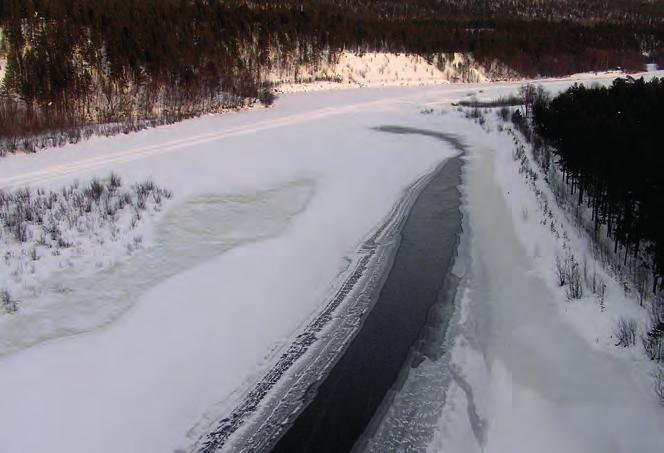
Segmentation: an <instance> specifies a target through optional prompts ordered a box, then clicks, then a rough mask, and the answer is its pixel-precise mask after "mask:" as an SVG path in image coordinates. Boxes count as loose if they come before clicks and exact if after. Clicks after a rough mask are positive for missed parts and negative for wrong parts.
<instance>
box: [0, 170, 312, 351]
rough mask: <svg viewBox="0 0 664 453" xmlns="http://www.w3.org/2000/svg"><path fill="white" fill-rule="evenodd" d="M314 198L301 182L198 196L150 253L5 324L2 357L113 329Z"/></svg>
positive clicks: (65, 281)
mask: <svg viewBox="0 0 664 453" xmlns="http://www.w3.org/2000/svg"><path fill="white" fill-rule="evenodd" d="M313 192H314V182H313V181H312V180H309V179H301V180H297V181H293V182H290V183H287V184H283V185H280V186H277V187H274V188H272V189H269V190H261V191H255V192H249V193H243V194H232V195H223V194H221V195H202V196H197V197H194V198H191V199H189V200H186V201H185V202H183V203H181V204H179V205H177V206H174V207H173V208H172V209H170V210H169V211H168V212H167V213H166V214H165V215H164V217H163V219H162V221H161V222H160V223H159V225H158V226H157V229H156V239H155V241H154V244H153V245H151V246H149V247H147V248H145V249H143V250H140V251H138V252H136V253H135V254H134V255H133V256H131V257H129V258H127V259H125V260H122V261H120V262H117V263H115V264H114V265H112V266H111V267H109V268H106V269H104V270H101V271H99V272H96V273H93V274H92V275H86V276H82V277H81V276H79V277H70V276H67V275H66V274H65V273H64V272H61V273H59V274H58V275H55V276H54V277H52V278H51V279H50V280H48V281H47V282H45V283H44V285H43V287H42V292H41V294H40V300H39V301H36V302H38V303H35V304H33V307H32V308H30V309H29V310H28V309H26V310H25V311H24V312H22V313H20V314H19V315H17V316H13V317H11V318H9V317H7V318H6V319H5V320H3V326H2V329H1V330H0V355H2V354H6V353H9V352H12V351H16V350H20V349H23V348H25V347H29V346H33V345H35V344H38V343H41V342H43V341H45V340H49V339H53V338H57V337H61V336H66V335H73V334H78V333H83V332H87V331H91V330H93V329H96V328H99V327H102V326H104V325H107V324H110V323H111V322H113V321H114V320H115V319H117V318H118V317H119V316H120V315H121V314H122V313H124V312H125V311H126V310H128V309H129V308H131V306H132V305H133V304H134V303H135V302H136V301H137V300H138V299H139V297H140V295H141V294H143V293H144V292H145V291H147V290H148V289H150V288H152V287H154V286H155V285H157V284H158V283H160V282H162V281H164V280H166V279H168V278H169V277H172V276H174V275H176V274H178V273H180V272H183V271H186V270H187V269H191V268H192V267H194V266H196V265H198V264H200V263H202V262H203V261H205V260H207V259H210V258H213V257H216V256H219V255H221V254H222V253H224V252H226V251H228V250H230V249H232V248H234V247H238V246H241V245H244V244H247V243H251V242H256V241H259V240H262V239H267V238H270V237H273V236H276V235H278V234H280V233H281V232H283V231H284V230H285V229H286V228H287V227H288V225H289V224H290V222H291V220H292V218H293V217H294V216H296V215H297V214H298V213H300V212H302V211H303V210H304V209H305V208H306V206H307V204H308V202H309V200H310V199H311V197H312V195H313ZM42 301H43V302H44V303H43V304H42V303H41V302H42ZM38 305H42V308H41V309H40V308H36V307H35V306H38Z"/></svg>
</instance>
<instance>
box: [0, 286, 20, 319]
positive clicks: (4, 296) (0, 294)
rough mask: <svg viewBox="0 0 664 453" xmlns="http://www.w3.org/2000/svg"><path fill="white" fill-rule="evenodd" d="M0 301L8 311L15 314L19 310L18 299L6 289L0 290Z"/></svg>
mask: <svg viewBox="0 0 664 453" xmlns="http://www.w3.org/2000/svg"><path fill="white" fill-rule="evenodd" d="M0 303H1V304H2V308H4V310H5V312H7V313H10V314H13V313H16V312H17V311H18V301H17V300H16V299H14V298H13V297H12V295H11V294H10V293H9V291H8V290H6V289H3V290H2V291H0Z"/></svg>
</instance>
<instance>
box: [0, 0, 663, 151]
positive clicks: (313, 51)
mask: <svg viewBox="0 0 664 453" xmlns="http://www.w3.org/2000/svg"><path fill="white" fill-rule="evenodd" d="M572 3H573V2H572ZM602 4H603V5H604V7H603V8H601V9H599V10H597V9H596V8H595V7H596V6H597V0H590V1H588V2H586V3H584V4H583V5H585V7H581V6H579V5H578V4H570V2H569V1H567V0H552V1H550V2H544V3H541V2H538V4H537V5H536V6H533V5H532V4H530V6H527V5H525V4H523V1H521V0H499V1H498V2H484V1H473V0H456V1H455V0H446V1H442V2H439V1H433V0H414V1H396V0H381V1H378V0H375V1H364V2H358V1H350V0H346V1H331V0H309V1H293V0H262V1H260V2H254V1H249V0H0V26H2V28H3V35H4V44H3V47H4V49H0V52H4V53H5V54H6V58H7V68H6V69H7V75H6V77H5V80H4V84H3V87H2V90H1V93H0V139H3V140H5V142H4V143H5V145H6V146H7V147H8V148H9V149H12V148H20V147H21V141H22V138H23V137H25V136H29V135H33V134H36V133H41V132H44V131H48V130H58V129H63V128H74V130H76V128H77V127H78V126H81V125H85V124H108V123H123V124H138V125H139V127H140V124H139V123H140V122H141V121H146V120H149V121H153V122H155V121H156V122H160V121H166V122H169V121H175V120H177V119H180V118H183V117H188V116H192V115H196V114H200V113H202V112H209V111H218V110H220V109H223V108H228V107H233V106H238V105H241V104H242V103H243V102H245V101H246V100H248V99H256V98H263V99H265V100H266V102H269V100H270V97H269V95H268V94H266V90H267V88H269V87H267V86H266V74H267V73H268V72H270V71H271V70H273V69H279V70H284V69H285V70H288V69H291V68H292V69H293V70H294V68H296V67H297V66H299V65H310V66H313V67H315V66H317V65H320V64H323V63H324V62H326V61H327V62H333V61H335V59H336V58H337V56H338V55H339V53H340V52H342V51H344V50H345V51H354V52H364V51H386V52H406V53H413V54H419V55H422V56H424V57H426V58H429V59H431V61H434V56H435V55H436V54H438V55H440V54H445V53H451V52H468V53H471V54H472V55H473V56H474V58H475V59H476V60H477V61H478V62H479V63H481V64H486V65H490V64H493V63H496V62H498V63H500V64H502V65H504V66H506V67H508V68H510V69H512V70H513V71H515V72H516V73H518V74H521V75H523V76H536V75H542V76H559V75H566V74H570V73H574V72H580V71H591V70H601V69H607V68H613V67H616V66H621V67H623V68H626V69H628V70H640V69H642V68H643V64H644V63H645V60H644V56H643V51H644V50H647V51H648V52H649V53H650V55H651V57H650V58H656V56H657V55H659V54H658V52H660V50H659V49H660V48H661V47H662V44H661V43H662V42H663V41H664V39H663V38H664V26H663V25H662V24H663V23H662V18H663V17H664V11H662V10H663V9H664V8H662V7H661V6H659V5H657V4H654V5H655V6H653V4H652V3H649V2H644V3H643V4H641V3H639V5H640V6H639V7H638V8H637V7H633V8H627V7H625V3H624V2H623V1H621V0H613V1H610V2H602ZM575 5H576V6H575ZM556 8H557V9H556ZM510 11H513V12H517V13H518V12H519V11H521V13H520V14H517V13H514V14H511V15H510V14H509V12H510ZM556 11H558V12H557V13H556ZM597 11H601V13H598V12H597ZM70 138H73V139H74V140H75V139H76V133H74V135H73V136H72V137H70ZM46 145H48V143H47V144H46Z"/></svg>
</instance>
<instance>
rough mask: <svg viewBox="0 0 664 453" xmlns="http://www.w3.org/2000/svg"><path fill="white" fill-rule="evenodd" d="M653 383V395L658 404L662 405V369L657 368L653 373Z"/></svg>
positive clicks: (663, 380) (663, 399) (663, 388)
mask: <svg viewBox="0 0 664 453" xmlns="http://www.w3.org/2000/svg"><path fill="white" fill-rule="evenodd" d="M653 377H654V383H653V387H654V390H655V396H656V397H657V401H658V402H659V404H661V405H662V406H664V369H662V368H659V369H657V371H655V373H654V376H653Z"/></svg>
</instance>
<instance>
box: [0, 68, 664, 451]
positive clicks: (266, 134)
mask: <svg viewBox="0 0 664 453" xmlns="http://www.w3.org/2000/svg"><path fill="white" fill-rule="evenodd" d="M574 80H575V79H566V80H550V81H544V82H543V83H544V84H545V85H546V86H547V87H548V88H550V89H554V90H558V89H563V88H564V87H566V86H568V85H569V84H570V83H572V82H573V81H574ZM588 80H591V78H590V77H588ZM598 80H601V81H602V82H603V83H607V82H609V81H610V80H611V75H607V76H606V78H604V79H601V78H600V79H598ZM518 87H519V84H518V83H497V84H464V85H453V86H452V85H445V86H429V87H417V88H378V89H363V90H346V91H329V92H318V93H306V94H305V93H293V94H289V95H283V96H282V98H281V99H280V100H278V102H277V104H276V105H275V107H273V108H270V109H252V110H247V111H242V112H237V113H233V114H226V115H222V116H217V115H211V116H206V117H202V118H199V119H195V120H188V121H184V122H182V123H179V124H175V125H170V126H164V127H158V128H155V129H152V130H148V131H144V132H140V133H136V134H130V135H127V136H118V137H112V138H95V139H92V140H90V141H88V142H85V143H81V144H78V145H70V146H66V147H64V148H61V149H57V150H52V151H46V152H40V153H37V154H35V155H18V156H11V157H8V158H6V159H4V160H3V161H2V165H1V166H0V188H3V189H11V188H16V187H21V186H23V185H26V184H29V185H31V186H32V187H37V186H39V187H43V188H45V189H54V190H55V189H59V188H60V187H62V186H63V185H65V184H67V183H69V182H71V181H73V180H74V179H79V180H80V181H87V180H89V179H90V178H91V177H93V176H98V177H105V176H107V175H108V174H109V172H111V171H113V172H115V173H117V174H119V175H120V176H121V177H122V178H123V180H124V181H125V183H126V184H131V183H134V182H138V181H142V180H145V179H147V178H151V179H152V180H153V181H155V183H157V184H158V185H159V186H161V187H165V188H167V189H169V190H171V191H172V192H173V194H174V197H173V199H172V200H171V201H169V203H168V204H167V205H166V206H165V207H164V212H163V214H162V215H161V216H160V217H159V218H158V219H156V221H155V223H154V225H153V226H151V227H150V228H152V230H151V231H146V236H147V237H149V238H150V239H149V240H148V241H147V243H146V245H145V248H144V250H143V252H140V253H137V254H135V255H133V256H131V257H129V258H127V259H124V258H123V259H122V260H118V262H117V263H116V264H115V265H114V266H111V268H110V269H113V271H109V270H102V271H100V272H98V273H96V272H95V271H90V270H87V271H81V275H71V276H67V277H66V279H68V280H65V281H71V282H72V285H74V286H73V288H74V294H75V297H74V296H72V297H71V298H66V297H65V298H62V301H64V302H67V301H71V300H73V301H76V304H75V307H72V306H68V305H67V304H66V303H64V304H59V303H53V301H54V300H56V299H57V295H56V294H55V293H53V294H51V293H49V289H48V288H45V289H44V294H43V296H42V298H41V299H36V300H32V301H30V300H25V301H23V303H24V306H25V310H24V311H19V313H17V314H15V315H11V316H14V317H15V318H14V319H16V320H21V319H25V321H21V322H24V323H25V324H24V325H25V329H23V330H18V329H16V330H14V331H13V333H11V334H7V333H3V335H5V338H7V335H13V337H12V338H11V339H12V340H13V341H14V343H13V344H20V343H21V341H22V338H21V337H22V335H26V336H32V338H33V340H34V341H31V342H28V343H29V344H25V345H24V346H29V347H25V348H24V349H20V350H19V349H18V348H15V350H13V352H5V354H3V355H0V401H2V403H1V407H2V410H0V438H2V439H3V440H2V450H3V452H7V453H19V452H20V453H22V452H26V451H30V452H31V451H49V452H65V451H66V452H77V451H81V452H88V451H91V450H94V451H96V452H123V453H125V452H126V453H132V452H140V453H143V452H146V451H147V452H151V451H178V450H177V449H182V450H184V451H186V450H187V449H188V448H189V447H190V446H191V445H193V444H194V443H195V442H196V441H197V440H198V438H197V436H198V435H199V434H200V427H201V424H205V423H206V420H208V419H210V418H214V417H216V416H218V415H219V414H225V413H228V412H230V411H231V410H232V409H233V407H234V406H235V405H236V404H237V403H238V401H239V400H240V399H241V398H242V396H243V395H244V393H245V392H246V391H247V389H249V388H251V386H252V385H253V383H255V382H256V381H257V380H258V379H259V378H260V377H261V376H262V375H263V373H264V372H265V371H266V370H267V369H269V367H270V366H271V364H273V363H274V362H275V360H276V359H277V358H278V357H279V355H280V353H281V352H282V351H283V350H284V348H285V347H286V346H287V345H288V344H289V343H290V341H291V340H292V338H293V337H294V336H295V335H297V334H298V333H299V331H300V329H301V328H302V326H303V325H305V323H306V322H307V321H308V320H309V319H311V318H312V316H314V315H315V314H316V313H317V312H318V310H319V309H320V308H321V304H323V303H324V301H325V296H326V295H328V294H330V293H331V292H332V291H333V290H334V288H336V287H337V285H338V284H339V283H340V275H341V274H342V273H343V271H344V269H345V267H346V266H347V263H348V261H349V257H352V256H353V254H354V253H355V251H356V249H357V247H358V245H359V244H360V243H361V242H362V241H363V240H364V239H365V238H366V237H367V235H368V234H369V233H370V232H371V231H372V230H373V229H374V228H375V227H376V226H377V225H379V224H380V223H381V222H382V221H383V220H384V217H385V216H386V215H387V214H388V213H389V212H390V210H391V209H392V207H393V206H394V205H395V203H397V201H398V200H399V199H400V197H401V196H402V194H403V191H404V190H405V189H406V188H407V187H408V186H409V185H410V184H411V183H412V182H413V181H415V180H417V178H419V177H421V176H422V175H423V174H425V173H426V172H427V171H430V170H431V168H434V167H435V165H437V164H438V163H439V162H440V161H441V160H443V159H445V158H448V157H449V156H450V153H449V151H448V150H447V148H446V147H444V146H441V144H440V143H439V142H438V141H437V140H435V139H433V138H431V137H423V136H414V135H395V134H384V133H380V132H377V131H374V130H372V128H373V127H375V126H380V125H385V124H395V125H402V126H409V127H417V128H422V129H432V130H439V131H443V132H453V133H456V134H459V135H460V136H461V137H462V138H463V139H464V140H465V141H466V143H467V144H468V145H469V149H470V151H469V155H468V157H467V159H468V168H467V172H466V176H465V178H466V180H465V184H464V188H463V190H464V196H465V199H466V201H467V205H466V208H465V209H466V214H467V219H466V220H465V221H466V222H467V227H468V228H465V231H467V235H468V236H467V237H466V241H467V250H466V251H465V252H464V254H465V256H466V259H467V261H468V265H467V270H465V271H464V273H462V274H463V275H461V274H460V276H462V277H463V278H462V284H461V287H460V289H459V301H460V302H459V306H460V309H459V312H458V314H457V315H455V316H456V321H455V322H454V323H452V325H451V326H450V338H448V341H449V344H450V346H451V348H450V349H451V353H450V357H448V358H447V359H446V360H447V362H446V363H449V364H450V366H452V367H453V369H454V370H455V373H454V377H453V378H452V379H449V384H448V386H447V388H444V389H441V390H442V391H444V395H443V400H442V401H443V402H444V403H445V404H441V405H440V407H439V408H438V409H436V410H437V411H438V412H437V413H433V414H434V415H435V417H433V420H434V422H435V423H436V426H435V427H436V428H437V431H436V432H435V435H433V436H432V438H431V441H430V442H429V444H428V445H429V450H430V451H441V450H449V451H496V452H500V451H509V452H519V451H532V450H535V449H537V450H538V451H552V452H553V451H556V452H557V451H570V452H575V451H578V452H593V451H598V452H599V451H602V452H604V451H643V452H650V451H653V452H654V451H661V450H662V448H663V447H664V444H663V442H664V439H663V438H662V435H661V433H662V432H664V431H663V429H664V422H663V418H662V411H661V409H660V408H658V407H657V406H656V404H655V401H654V398H653V397H652V395H651V393H650V387H649V386H650V381H649V380H648V378H647V376H646V373H647V370H645V368H644V367H643V364H644V360H643V358H642V357H639V356H638V354H635V353H634V351H623V350H617V349H616V348H615V347H612V344H611V339H610V335H611V333H610V329H611V327H612V325H613V324H612V323H613V320H614V318H615V316H616V315H617V314H620V313H623V312H626V313H631V314H632V315H633V316H637V315H638V313H639V312H638V308H634V302H633V301H631V300H627V299H626V298H620V297H618V294H620V292H619V291H617V290H615V288H609V298H608V299H607V304H606V312H601V311H600V310H599V308H598V306H597V304H596V303H594V302H593V301H592V300H583V301H580V302H579V303H578V304H576V305H572V304H570V303H569V302H567V301H566V300H565V297H564V293H563V292H562V291H561V290H560V289H559V288H556V287H555V285H552V284H551V281H552V261H551V259H552V256H553V255H554V254H555V253H556V250H557V249H556V247H559V244H556V243H555V241H554V242H552V241H551V239H548V236H547V235H546V234H547V230H546V229H542V228H539V227H538V226H537V225H539V224H538V223H537V220H536V219H537V217H536V215H537V214H536V213H537V201H536V200H534V199H533V198H532V197H533V196H532V195H531V193H530V192H529V190H530V189H528V187H527V186H526V184H525V183H524V182H523V181H522V179H519V178H522V176H521V175H519V174H518V173H515V169H514V166H515V163H514V162H513V161H512V158H511V146H512V143H511V141H510V139H509V137H507V136H505V135H504V134H502V135H501V134H499V133H498V132H496V131H495V127H494V128H493V131H494V132H491V133H486V132H485V131H484V130H482V129H481V128H479V126H477V125H474V124H472V123H470V122H469V121H467V120H466V119H465V118H463V117H462V115H460V114H459V113H457V112H455V111H454V110H453V109H452V108H451V107H450V103H451V102H455V101H458V100H460V99H463V98H466V97H468V96H470V95H472V94H473V93H474V94H477V93H478V92H481V95H482V96H486V97H498V96H502V95H505V94H508V93H511V92H514V91H516V90H517V89H518ZM425 108H434V110H435V112H434V113H433V114H429V115H424V114H422V113H421V112H422V111H423V110H424V109H425ZM441 108H442V109H444V110H445V112H444V113H441V112H440V110H441ZM508 192H509V194H508ZM524 205H526V206H527V207H528V210H529V212H530V213H531V219H532V220H531V221H530V222H524V221H523V215H522V212H523V207H524ZM559 220H560V221H562V222H564V221H565V218H564V216H562V215H561V216H560V217H559ZM572 233H573V230H572V229H571V228H570V235H571V234H572ZM573 240H574V241H577V242H574V246H575V247H577V246H579V247H580V246H581V245H580V244H582V241H581V239H578V240H577V239H573ZM535 244H538V247H535ZM607 278H608V277H607ZM78 279H82V281H83V283H81V284H80V285H79V284H78ZM123 289H124V290H125V291H124V292H123V291H122V290H123ZM86 300H87V301H89V304H88V305H86V304H85V301H86ZM578 307H583V308H578ZM624 307H627V308H624ZM36 312H39V313H40V316H39V317H32V318H30V317H31V316H33V315H31V314H30V313H36ZM5 316H10V315H5ZM23 317H24V318H23ZM12 322H18V321H12ZM35 332H36V333H35ZM428 366H430V367H431V368H432V369H435V368H436V366H437V364H436V363H429V364H428ZM434 371H435V370H434ZM434 371H432V372H434ZM471 401H472V404H470V402H471ZM471 407H472V410H471V409H469V408H471ZM471 414H472V416H471ZM406 426H407V425H406ZM182 450H180V451H182Z"/></svg>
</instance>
